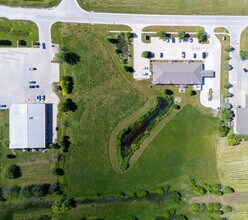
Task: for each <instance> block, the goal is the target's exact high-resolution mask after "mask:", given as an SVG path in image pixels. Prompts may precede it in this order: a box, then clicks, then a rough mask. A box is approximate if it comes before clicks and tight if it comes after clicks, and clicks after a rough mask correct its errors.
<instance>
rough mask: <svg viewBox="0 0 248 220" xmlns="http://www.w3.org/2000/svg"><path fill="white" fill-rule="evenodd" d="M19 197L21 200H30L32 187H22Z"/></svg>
mask: <svg viewBox="0 0 248 220" xmlns="http://www.w3.org/2000/svg"><path fill="white" fill-rule="evenodd" d="M19 196H20V197H22V198H31V197H32V185H30V186H24V187H22V188H21V190H20V193H19Z"/></svg>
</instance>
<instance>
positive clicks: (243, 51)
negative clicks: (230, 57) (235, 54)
mask: <svg viewBox="0 0 248 220" xmlns="http://www.w3.org/2000/svg"><path fill="white" fill-rule="evenodd" d="M239 56H240V58H241V59H242V60H245V59H247V57H248V52H247V51H245V50H241V51H240V52H239Z"/></svg>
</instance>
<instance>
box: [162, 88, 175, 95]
mask: <svg viewBox="0 0 248 220" xmlns="http://www.w3.org/2000/svg"><path fill="white" fill-rule="evenodd" d="M164 94H165V95H173V94H174V92H173V91H172V90H170V89H165V90H164Z"/></svg>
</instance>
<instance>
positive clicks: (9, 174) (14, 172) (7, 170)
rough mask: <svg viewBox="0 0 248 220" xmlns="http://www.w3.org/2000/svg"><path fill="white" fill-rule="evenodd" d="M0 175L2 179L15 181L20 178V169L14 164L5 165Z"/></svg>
mask: <svg viewBox="0 0 248 220" xmlns="http://www.w3.org/2000/svg"><path fill="white" fill-rule="evenodd" d="M2 175H3V177H4V178H8V179H15V178H18V177H21V169H20V167H19V166H17V165H15V164H12V165H7V166H6V167H4V169H3V171H2Z"/></svg>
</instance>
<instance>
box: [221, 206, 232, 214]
mask: <svg viewBox="0 0 248 220" xmlns="http://www.w3.org/2000/svg"><path fill="white" fill-rule="evenodd" d="M223 210H224V213H229V212H232V207H231V206H229V205H225V206H224V208H223Z"/></svg>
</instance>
